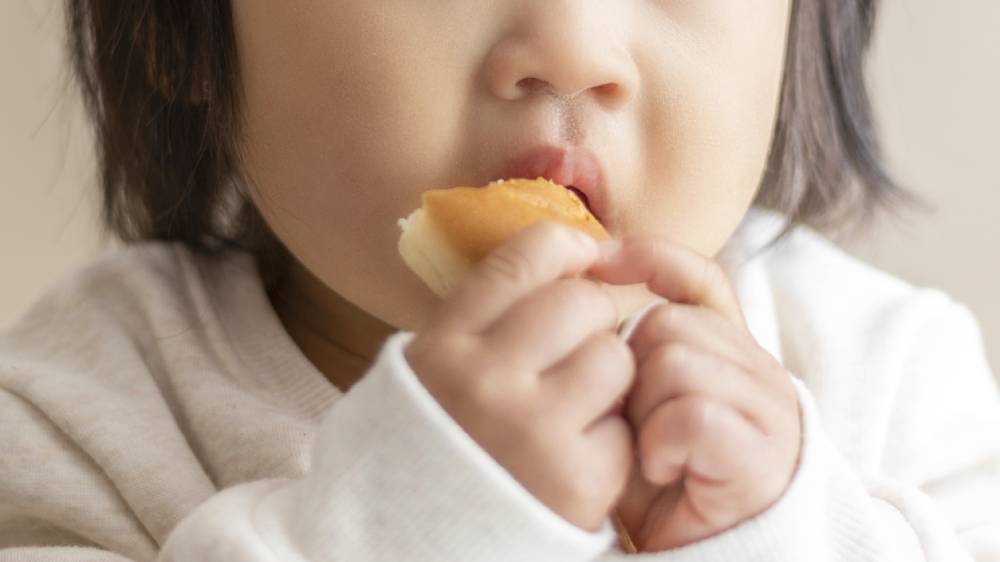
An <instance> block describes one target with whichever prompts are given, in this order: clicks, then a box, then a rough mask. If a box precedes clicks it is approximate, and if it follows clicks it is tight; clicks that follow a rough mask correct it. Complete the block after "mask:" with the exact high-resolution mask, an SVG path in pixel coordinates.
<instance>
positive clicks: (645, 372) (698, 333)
mask: <svg viewBox="0 0 1000 562" xmlns="http://www.w3.org/2000/svg"><path fill="white" fill-rule="evenodd" d="M604 256H605V257H604V258H602V260H601V261H600V262H599V263H598V265H596V266H595V267H594V268H593V269H592V270H591V273H592V274H593V275H594V277H595V278H598V279H601V280H603V281H607V282H609V283H616V284H617V283H640V282H645V283H646V284H647V286H648V288H649V289H650V290H651V291H653V292H654V293H657V294H659V295H661V296H663V297H664V298H666V299H667V300H669V301H670V303H669V304H663V305H659V306H657V307H656V308H654V309H653V310H651V311H650V312H649V313H648V314H647V315H646V316H644V317H643V319H642V321H640V323H639V324H638V325H637V326H636V329H635V331H634V332H633V334H632V336H631V337H630V339H629V345H630V346H631V347H632V349H633V352H634V354H635V360H636V364H637V365H638V371H637V375H636V382H635V388H634V389H633V390H632V391H631V392H630V394H629V396H628V399H627V403H626V409H625V412H626V415H627V417H628V419H629V421H630V423H631V424H632V426H633V427H634V428H635V430H636V433H637V440H638V455H639V458H640V463H639V465H641V466H636V467H635V470H634V471H633V474H632V476H631V479H630V481H629V484H628V486H627V487H626V491H625V494H624V496H623V497H622V501H621V502H620V503H619V505H618V513H619V515H620V516H621V518H622V523H623V524H624V525H625V527H626V528H627V529H628V531H629V534H630V535H631V537H632V539H633V541H634V542H635V544H636V546H637V548H639V549H640V550H641V551H647V552H651V551H660V550H666V549H668V548H673V547H677V546H681V545H684V544H688V543H690V542H693V541H695V540H698V539H702V538H706V537H708V536H711V535H713V534H716V533H718V532H720V531H723V530H726V529H728V528H730V527H732V526H734V525H735V524H737V523H739V522H741V521H743V520H745V519H747V518H749V517H752V516H753V515H756V514H757V513H760V512H762V511H764V510H765V509H766V508H767V507H769V506H770V505H771V504H773V503H774V502H775V501H776V500H777V499H778V498H779V497H780V496H781V494H782V493H783V492H784V490H785V488H786V487H787V485H788V483H789V481H790V480H791V477H792V475H793V473H794V471H795V466H796V463H797V459H798V454H799V435H800V427H799V411H798V400H797V398H796V394H795V389H794V387H793V385H792V383H791V379H790V375H789V374H788V373H787V371H786V370H785V369H784V367H782V366H781V364H780V363H779V362H778V361H777V360H776V359H774V358H773V357H772V356H771V355H770V354H769V353H767V352H766V351H765V350H764V349H763V348H761V347H760V346H759V345H758V344H757V342H756V341H755V340H754V338H753V336H752V335H751V334H750V332H749V330H748V329H747V327H746V323H745V321H744V319H743V315H742V312H741V310H740V307H739V304H738V302H737V300H736V297H735V294H734V291H733V290H732V288H731V286H730V284H729V280H728V278H727V277H726V275H725V273H724V272H723V270H722V268H721V267H719V266H718V264H717V263H716V262H714V261H713V260H710V259H708V258H705V257H703V256H701V255H699V254H697V253H695V252H693V251H690V250H686V249H684V248H682V247H680V246H677V245H675V244H671V243H669V242H668V241H666V240H663V239H652V238H643V239H638V238H636V239H627V240H625V241H624V243H623V246H622V247H621V248H618V249H616V248H614V247H613V246H612V247H611V248H608V249H605V252H604Z"/></svg>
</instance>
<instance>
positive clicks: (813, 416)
mask: <svg viewBox="0 0 1000 562" xmlns="http://www.w3.org/2000/svg"><path fill="white" fill-rule="evenodd" d="M792 381H793V382H794V384H795V388H796V392H797V393H798V397H799V405H800V412H801V415H802V435H803V441H802V450H801V453H800V462H799V466H798V468H797V470H796V473H795V475H794V476H793V478H792V481H791V482H790V483H789V486H788V489H787V490H785V494H784V495H783V496H782V497H781V498H780V499H779V500H778V501H777V502H776V503H775V504H774V505H772V506H771V507H770V508H768V509H767V510H765V511H763V512H762V513H760V514H758V515H756V516H755V517H752V518H750V519H747V520H746V521H743V522H742V523H740V524H738V525H737V526H735V527H733V528H732V529H729V530H727V531H724V532H722V533H720V534H718V535H715V536H713V537H709V538H707V539H703V540H701V541H697V542H694V543H691V544H689V545H685V546H682V547H678V548H674V549H670V550H665V551H662V552H650V553H639V554H632V555H626V554H625V553H622V552H621V551H618V550H617V549H616V550H614V551H612V552H609V553H608V554H606V555H605V556H604V557H602V558H600V562H642V561H648V562H803V561H806V560H808V561H809V562H814V561H828V560H829V561H833V560H837V561H846V560H850V561H851V562H863V561H869V560H870V561H872V562H875V561H880V562H881V561H882V560H883V557H882V556H881V547H880V546H879V545H880V544H881V543H880V541H881V540H883V539H884V537H879V536H877V529H876V528H875V526H873V525H872V523H873V521H874V520H875V514H874V511H873V510H874V509H875V506H874V504H873V502H872V498H871V497H870V496H869V495H868V494H867V492H866V491H865V489H864V487H863V485H862V483H861V480H860V479H859V478H858V477H857V476H856V475H855V474H854V472H853V470H852V469H851V467H850V466H849V465H848V464H847V462H846V461H845V460H844V459H843V457H842V456H841V454H840V452H839V451H837V449H836V448H835V446H834V445H833V444H832V443H831V442H830V441H829V438H828V437H827V436H826V434H825V433H824V431H823V428H822V425H821V421H820V419H819V416H818V411H817V408H816V405H815V403H814V402H813V400H812V396H811V395H810V394H809V391H808V390H807V389H806V387H805V385H804V384H803V383H802V382H801V381H799V380H798V379H795V378H793V379H792Z"/></svg>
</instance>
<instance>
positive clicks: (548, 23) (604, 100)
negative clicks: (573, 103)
mask: <svg viewBox="0 0 1000 562" xmlns="http://www.w3.org/2000/svg"><path fill="white" fill-rule="evenodd" d="M523 4H524V5H525V6H527V7H526V8H523V9H521V10H520V11H519V12H518V13H517V14H515V15H514V16H512V17H513V18H516V19H515V20H514V21H513V22H512V23H511V24H510V25H508V26H505V29H507V30H508V31H507V32H506V33H505V34H503V35H501V36H500V38H499V40H498V41H497V43H496V44H495V45H493V47H492V49H491V50H490V53H489V56H488V57H487V60H486V77H487V80H488V83H489V88H490V90H491V92H492V93H493V94H494V95H496V96H497V97H499V98H501V99H505V100H511V101H513V100H518V99H521V98H525V97H529V96H532V95H535V94H536V93H539V92H545V93H549V94H552V95H554V96H557V97H560V98H564V99H566V98H574V97H576V96H579V95H581V94H592V95H593V96H594V97H595V98H597V101H598V102H599V103H601V104H604V105H607V106H611V107H620V106H622V105H624V104H627V103H628V101H629V100H631V99H632V98H633V97H634V95H635V90H636V87H637V84H638V81H639V79H638V69H637V68H636V66H635V62H634V60H633V59H632V55H631V53H630V52H629V51H628V49H627V48H626V46H625V45H626V41H625V38H626V37H628V36H629V35H630V32H629V30H628V29H627V28H626V24H625V23H616V22H626V21H634V20H633V19H632V18H630V17H627V14H626V13H625V10H626V9H627V8H626V6H628V5H630V3H628V2H573V1H568V0H546V1H545V2H525V3H523ZM504 23H506V22H504Z"/></svg>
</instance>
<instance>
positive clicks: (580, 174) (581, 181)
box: [505, 145, 607, 222]
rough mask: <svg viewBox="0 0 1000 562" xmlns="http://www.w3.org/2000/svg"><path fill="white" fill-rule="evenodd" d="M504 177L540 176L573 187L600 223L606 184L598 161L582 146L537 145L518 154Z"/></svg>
mask: <svg viewBox="0 0 1000 562" xmlns="http://www.w3.org/2000/svg"><path fill="white" fill-rule="evenodd" d="M506 173H507V175H506V176H505V178H511V179H513V178H525V179H535V178H538V177H543V178H546V179H548V180H551V181H553V182H555V183H558V184H560V185H562V186H564V187H571V186H572V187H574V188H576V189H578V190H579V191H580V192H581V193H582V194H583V195H585V196H586V201H585V203H587V206H588V207H589V208H590V212H591V213H592V214H593V215H594V218H596V219H597V220H598V221H600V222H603V217H605V210H606V205H607V186H606V184H605V179H604V170H603V169H602V168H601V164H600V161H598V159H597V157H596V156H595V155H594V153H593V152H591V151H590V150H588V149H586V148H583V147H576V146H574V147H560V146H552V145H540V146H535V147H532V148H529V149H528V150H525V151H524V152H522V153H521V154H519V155H517V157H515V158H514V159H513V160H511V161H510V164H509V165H508V167H507V172H506Z"/></svg>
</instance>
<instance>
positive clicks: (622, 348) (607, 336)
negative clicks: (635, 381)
mask: <svg viewBox="0 0 1000 562" xmlns="http://www.w3.org/2000/svg"><path fill="white" fill-rule="evenodd" d="M594 340H595V341H594V345H596V346H598V347H599V349H600V351H601V353H602V354H603V355H604V356H605V357H607V358H608V362H609V363H610V364H611V365H614V366H615V367H618V368H620V369H626V370H628V371H629V372H631V371H633V370H634V369H635V358H634V357H633V356H632V350H631V348H629V346H628V344H627V343H625V342H624V341H623V340H622V339H621V338H620V337H618V336H617V335H616V334H614V333H612V332H607V331H601V332H598V333H597V334H595V336H594Z"/></svg>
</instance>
